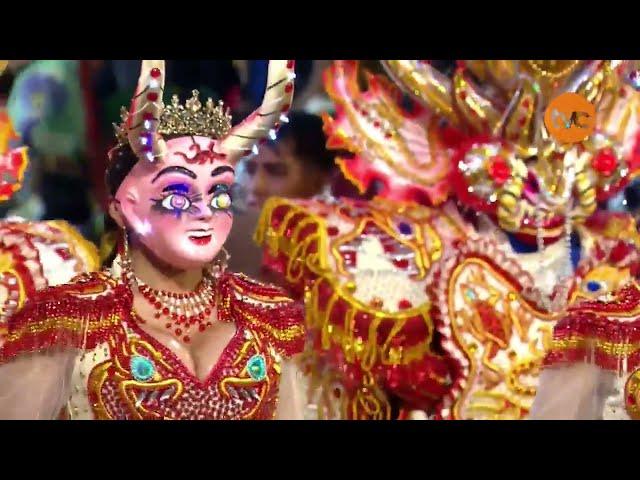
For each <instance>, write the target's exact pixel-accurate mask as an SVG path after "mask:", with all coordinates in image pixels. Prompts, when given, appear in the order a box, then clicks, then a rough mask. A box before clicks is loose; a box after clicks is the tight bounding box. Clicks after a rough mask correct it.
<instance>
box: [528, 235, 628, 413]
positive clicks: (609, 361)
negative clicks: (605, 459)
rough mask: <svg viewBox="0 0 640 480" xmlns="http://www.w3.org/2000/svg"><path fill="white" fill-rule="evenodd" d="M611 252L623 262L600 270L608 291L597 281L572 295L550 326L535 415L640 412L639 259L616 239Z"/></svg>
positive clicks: (534, 408)
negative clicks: (618, 269)
mask: <svg viewBox="0 0 640 480" xmlns="http://www.w3.org/2000/svg"><path fill="white" fill-rule="evenodd" d="M612 253H613V254H615V255H618V256H625V257H626V264H627V268H626V269H624V272H623V275H619V274H615V275H612V274H611V273H610V274H609V275H606V274H605V275H603V274H602V273H601V274H600V276H599V277H600V278H601V279H602V278H605V277H607V276H608V280H609V283H610V284H611V288H610V290H613V291H609V292H607V290H609V289H607V288H605V287H604V285H602V286H601V288H600V290H601V291H600V292H597V291H596V293H588V294H584V293H583V294H581V295H573V296H572V305H571V306H570V307H569V309H568V312H567V315H566V317H564V318H563V319H562V320H560V321H559V322H558V323H557V324H556V326H555V328H554V334H553V341H552V343H551V345H550V349H549V351H548V353H547V356H546V358H545V361H544V366H545V370H544V373H543V376H542V378H541V385H540V392H539V395H538V397H536V402H535V405H534V407H533V417H534V418H537V419H547V418H549V419H586V420H594V419H603V420H607V419H614V420H623V419H634V420H635V419H638V418H640V401H639V399H640V396H639V395H638V393H639V391H638V389H639V386H640V385H639V378H640V373H639V372H640V349H639V348H638V344H639V343H638V342H639V340H640V336H639V335H640V333H639V332H640V285H639V284H638V281H637V275H638V273H639V268H640V267H639V265H640V264H639V263H638V255H637V252H632V254H628V252H627V254H626V255H625V253H624V247H622V246H621V245H618V247H617V252H612ZM601 268H605V269H606V268H608V267H601ZM590 282H594V280H590ZM595 282H596V283H602V282H603V280H597V281H595ZM593 290H596V289H595V286H594V288H593Z"/></svg>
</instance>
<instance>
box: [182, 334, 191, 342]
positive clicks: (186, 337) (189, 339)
mask: <svg viewBox="0 0 640 480" xmlns="http://www.w3.org/2000/svg"><path fill="white" fill-rule="evenodd" d="M190 341H191V338H189V335H187V336H185V337H184V343H189V342H190Z"/></svg>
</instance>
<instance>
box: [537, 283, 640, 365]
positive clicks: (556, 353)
mask: <svg viewBox="0 0 640 480" xmlns="http://www.w3.org/2000/svg"><path fill="white" fill-rule="evenodd" d="M578 362H591V363H595V364H596V365H598V366H599V367H600V368H603V369H606V370H611V371H619V370H620V369H622V368H625V369H632V368H633V369H635V368H638V367H639V366H640V287H639V286H638V285H637V283H636V282H633V283H631V284H630V285H627V286H625V287H623V288H621V289H619V290H618V291H617V292H615V293H613V294H611V295H610V298H608V299H607V300H596V301H588V302H582V303H580V304H578V305H575V306H573V307H571V308H570V309H569V313H568V315H567V316H566V317H565V318H563V319H562V320H560V321H559V322H558V323H557V324H556V326H555V328H554V331H553V342H552V346H551V349H550V351H549V352H548V354H547V357H546V358H545V365H547V366H551V365H557V364H562V363H578Z"/></svg>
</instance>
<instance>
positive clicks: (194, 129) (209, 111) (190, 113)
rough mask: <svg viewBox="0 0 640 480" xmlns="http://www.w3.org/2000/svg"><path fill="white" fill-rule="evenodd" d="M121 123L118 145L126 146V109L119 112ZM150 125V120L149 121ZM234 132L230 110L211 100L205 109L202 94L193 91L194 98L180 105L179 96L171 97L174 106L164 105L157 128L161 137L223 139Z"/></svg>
mask: <svg viewBox="0 0 640 480" xmlns="http://www.w3.org/2000/svg"><path fill="white" fill-rule="evenodd" d="M120 118H121V119H122V123H121V124H120V125H115V124H114V128H115V131H116V138H117V139H118V143H120V144H126V143H127V142H128V139H127V120H128V118H129V112H128V111H127V109H126V108H125V107H122V108H121V109H120ZM147 121H150V120H147ZM230 129H231V115H230V114H229V108H226V109H225V108H224V103H223V102H222V101H221V100H220V101H218V103H217V104H215V103H214V102H213V100H212V99H211V98H208V99H207V101H206V103H205V104H204V106H203V105H202V103H201V102H200V97H199V92H198V91H197V90H193V91H192V97H191V98H190V99H189V100H187V101H186V102H185V104H184V105H181V104H180V99H179V98H178V96H177V95H173V97H171V104H169V105H165V106H164V108H163V109H162V115H161V117H160V122H159V125H158V129H157V132H158V133H159V134H160V135H184V136H186V135H194V136H202V137H212V138H221V137H224V136H225V135H226V134H227V133H228V132H229V130H230Z"/></svg>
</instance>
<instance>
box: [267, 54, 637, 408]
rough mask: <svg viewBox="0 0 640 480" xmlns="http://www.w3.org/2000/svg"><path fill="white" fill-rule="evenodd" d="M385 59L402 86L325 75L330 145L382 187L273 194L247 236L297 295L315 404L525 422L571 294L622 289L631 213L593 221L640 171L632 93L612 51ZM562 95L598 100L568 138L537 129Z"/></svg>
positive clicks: (363, 178)
mask: <svg viewBox="0 0 640 480" xmlns="http://www.w3.org/2000/svg"><path fill="white" fill-rule="evenodd" d="M385 65H386V67H387V68H388V70H389V72H390V73H391V76H392V77H393V78H394V79H395V81H396V83H397V84H398V85H397V86H396V85H394V84H393V83H392V82H389V81H388V79H386V78H385V77H383V76H380V75H368V76H367V78H366V79H367V83H368V88H366V89H365V88H362V82H361V81H360V80H362V79H361V78H360V75H359V74H360V73H361V72H360V71H359V68H358V64H357V63H356V62H353V61H336V62H335V63H334V65H333V67H332V68H331V69H329V70H328V71H327V73H326V76H325V80H326V87H327V90H328V92H329V95H330V96H331V98H332V99H333V101H334V102H335V104H336V114H335V115H333V116H328V115H327V116H325V131H326V133H327V137H328V146H329V147H330V148H335V149H340V150H343V151H347V152H348V153H347V154H345V155H341V156H340V158H339V159H338V163H339V165H340V167H341V169H342V171H343V173H344V174H345V176H347V177H348V178H349V179H350V180H351V181H352V182H353V183H354V184H355V185H357V186H358V187H359V188H360V189H361V190H362V191H365V190H367V189H368V188H369V187H370V186H371V185H372V183H374V182H376V183H377V184H378V185H379V186H380V187H381V188H379V189H378V198H376V199H374V200H373V201H371V202H364V201H351V200H348V199H334V198H324V197H320V198H316V199H312V200H287V199H271V200H269V201H268V202H267V204H266V205H265V208H264V210H263V214H262V218H261V221H260V224H259V228H258V230H257V232H256V239H257V241H258V242H259V243H260V244H262V245H263V246H264V247H265V253H266V256H265V258H266V263H267V264H268V266H269V267H270V268H271V269H272V270H273V271H274V272H277V273H278V274H281V277H282V278H283V280H284V281H285V282H286V283H287V284H288V285H290V286H291V287H292V289H293V290H296V291H297V292H298V293H300V294H301V295H304V297H305V301H306V302H305V303H306V307H307V317H306V320H307V326H308V327H309V333H310V335H309V338H310V348H309V350H308V359H307V360H308V363H307V365H308V371H309V372H310V375H309V376H308V378H309V379H310V389H309V390H310V402H309V406H310V408H309V412H310V413H311V414H315V412H314V409H315V410H316V411H317V412H318V415H319V416H321V417H327V416H328V417H334V418H358V419H361V418H362V419H376V418H377V419H384V418H406V417H407V415H412V414H413V413H419V412H416V411H417V410H419V411H422V412H426V413H427V415H429V417H430V418H442V419H448V418H453V419H521V418H526V417H527V415H528V413H529V410H530V408H531V404H532V402H533V399H534V396H535V392H536V388H537V385H538V375H539V370H540V366H541V364H542V360H543V358H544V353H545V349H546V348H547V347H548V344H549V342H550V340H551V334H552V329H553V325H554V323H555V322H556V321H557V320H558V319H559V318H561V316H562V310H563V309H564V305H565V302H566V301H567V300H568V299H569V300H571V299H575V298H579V297H581V296H582V297H585V296H586V297H588V298H592V297H595V296H599V295H602V294H604V293H606V292H607V291H610V290H612V289H615V287H616V285H617V284H620V283H622V282H623V281H624V279H625V275H626V273H625V268H626V267H627V266H629V265H630V264H631V262H632V260H633V258H634V256H635V255H636V253H635V248H634V247H633V243H635V244H636V245H638V244H640V243H638V238H637V237H638V235H637V232H636V229H635V225H634V222H633V220H632V219H631V218H630V217H629V216H625V215H607V216H605V217H602V216H601V215H596V216H594V215H593V214H594V212H596V209H597V207H598V203H597V202H598V201H605V200H606V199H607V198H608V197H610V196H611V195H613V194H615V192H617V191H619V190H620V189H621V188H623V187H624V185H625V184H626V183H627V182H628V181H629V179H630V178H632V177H633V176H634V175H635V174H637V171H638V169H639V168H640V156H639V154H638V152H639V150H638V145H639V142H638V138H639V137H638V132H639V130H638V128H639V127H638V126H639V125H640V123H639V118H640V116H639V115H638V113H639V111H640V109H639V108H638V107H639V105H640V95H639V94H638V93H637V92H635V91H634V90H633V89H632V88H631V87H630V86H629V85H624V84H622V82H621V81H620V78H619V75H618V71H617V69H618V67H619V64H618V63H617V62H614V61H604V60H595V61H585V62H582V61H551V60H549V61H547V60H523V61H507V60H504V61H503V60H496V61H464V62H462V61H461V62H459V64H458V68H457V69H456V71H455V73H454V74H453V77H452V78H449V77H447V76H445V75H442V74H441V73H440V72H438V71H436V70H435V69H434V67H433V66H432V65H431V64H430V63H429V62H423V61H413V60H389V61H385ZM398 86H399V87H402V88H404V89H405V90H406V91H408V92H411V93H412V94H414V95H417V96H418V97H419V98H418V100H420V101H421V102H422V103H423V106H424V107H426V108H425V109H421V108H414V109H413V110H412V111H407V110H406V109H405V108H403V107H402V106H401V105H402V102H401V101H400V98H399V97H400V95H399V93H400V91H399V89H398ZM563 92H574V93H578V94H580V95H583V96H584V97H585V98H586V99H588V101H590V102H591V103H593V104H594V105H595V106H596V108H597V109H598V115H597V121H596V131H595V133H594V134H593V135H592V136H591V138H590V139H589V140H588V141H585V142H583V143H582V144H579V145H577V146H575V147H573V148H572V146H566V145H560V144H557V143H555V142H554V141H553V139H552V138H549V136H548V135H546V131H545V129H544V126H543V122H542V116H543V113H544V111H545V109H546V107H547V105H549V102H550V101H551V100H552V99H553V98H554V97H555V96H557V95H559V94H561V93H563ZM618 239H622V240H623V241H621V242H618ZM603 264H604V265H603ZM610 266H613V267H614V268H611V267H610ZM620 267H622V268H620ZM557 285H559V286H560V287H563V288H561V289H555V287H556V286H557ZM554 289H555V290H554ZM540 291H542V292H540ZM409 412H412V413H409Z"/></svg>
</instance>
